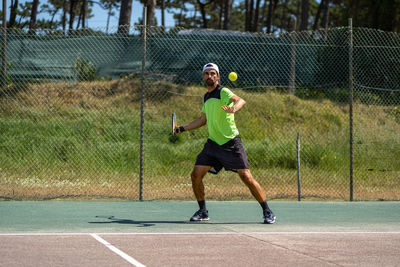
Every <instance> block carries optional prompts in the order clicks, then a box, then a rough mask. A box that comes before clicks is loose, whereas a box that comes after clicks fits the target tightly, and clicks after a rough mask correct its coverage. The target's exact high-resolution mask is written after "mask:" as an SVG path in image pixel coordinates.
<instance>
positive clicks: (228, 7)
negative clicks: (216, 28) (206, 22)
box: [223, 0, 233, 30]
mask: <svg viewBox="0 0 400 267" xmlns="http://www.w3.org/2000/svg"><path fill="white" fill-rule="evenodd" d="M232 4H233V0H232ZM230 19H231V0H225V14H224V27H223V29H224V30H228V28H229V21H230Z"/></svg>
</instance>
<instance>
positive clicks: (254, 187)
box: [238, 169, 275, 224]
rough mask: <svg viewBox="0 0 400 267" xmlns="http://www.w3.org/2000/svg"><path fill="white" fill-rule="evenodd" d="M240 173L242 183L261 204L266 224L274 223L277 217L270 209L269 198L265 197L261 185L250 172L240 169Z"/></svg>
mask: <svg viewBox="0 0 400 267" xmlns="http://www.w3.org/2000/svg"><path fill="white" fill-rule="evenodd" d="M238 173H239V176H240V178H241V179H242V181H243V182H244V183H245V185H247V187H248V188H249V189H250V192H251V194H252V195H253V196H254V197H255V199H256V200H257V201H258V203H260V205H261V208H262V209H263V214H264V223H268V224H270V223H274V222H275V215H274V213H273V212H272V211H271V210H270V208H269V207H268V204H267V198H266V196H265V193H264V190H263V189H262V188H261V186H260V184H259V183H258V182H257V181H256V180H255V179H254V177H253V175H252V174H251V172H250V170H249V169H240V170H238Z"/></svg>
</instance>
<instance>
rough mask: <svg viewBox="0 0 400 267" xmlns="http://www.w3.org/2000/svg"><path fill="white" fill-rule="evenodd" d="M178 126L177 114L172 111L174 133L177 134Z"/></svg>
mask: <svg viewBox="0 0 400 267" xmlns="http://www.w3.org/2000/svg"><path fill="white" fill-rule="evenodd" d="M177 127H178V123H177V122H176V114H175V112H174V113H172V134H173V135H175V128H177Z"/></svg>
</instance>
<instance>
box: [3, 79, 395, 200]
mask: <svg viewBox="0 0 400 267" xmlns="http://www.w3.org/2000/svg"><path fill="white" fill-rule="evenodd" d="M146 88H147V91H146V101H145V104H146V106H145V124H144V126H145V128H144V175H145V184H144V185H145V190H146V191H145V192H146V193H145V196H147V197H148V198H152V199H155V198H188V197H191V195H192V192H191V188H190V181H189V180H188V175H189V173H190V170H191V168H192V167H193V164H194V161H195V158H196V155H197V154H198V153H199V151H200V150H201V149H202V147H203V144H204V142H205V140H206V138H207V129H206V127H203V128H201V129H198V130H196V131H191V132H185V133H184V134H182V135H179V136H178V137H174V138H172V137H171V135H170V131H171V129H170V127H171V126H170V125H171V123H170V114H171V113H172V112H176V113H177V115H178V122H179V123H187V122H189V121H191V120H193V119H195V118H196V117H198V116H199V115H200V110H201V105H202V98H201V95H202V94H203V93H204V88H203V87H201V86H200V87H197V86H188V87H186V88H183V87H182V86H178V85H174V84H172V83H167V82H157V83H152V84H148V85H147V87H146ZM235 93H237V94H238V95H239V96H241V97H243V98H244V99H245V100H246V101H247V105H246V106H245V108H243V109H242V110H241V111H240V112H239V113H237V114H236V122H237V125H238V127H239V130H240V133H241V136H242V139H243V141H244V145H245V148H246V151H247V155H248V158H249V161H250V164H251V168H252V170H253V171H254V173H255V174H256V176H257V179H258V180H259V181H260V183H261V184H262V185H263V186H264V187H266V188H270V189H271V192H272V195H273V196H275V197H293V195H295V194H296V190H297V189H296V185H295V181H296V180H295V177H296V167H297V162H296V135H297V133H300V134H301V167H302V173H303V175H307V176H308V177H306V178H307V179H306V180H305V182H304V184H305V186H306V188H305V189H304V191H305V192H308V193H307V194H308V195H309V196H318V195H319V196H321V197H324V196H327V197H343V195H345V193H343V192H346V190H347V188H348V181H347V179H348V166H349V145H348V143H349V136H348V132H349V130H348V127H349V125H348V108H347V106H346V105H344V104H343V103H335V102H332V101H329V100H324V99H318V100H312V99H308V100H303V99H300V98H298V97H296V96H293V95H287V94H284V93H281V92H277V91H274V90H272V89H271V90H264V91H263V92H255V91H252V92H247V91H243V90H236V91H235ZM182 94H183V95H182ZM355 110H356V116H355V121H356V131H355V133H356V140H355V142H356V150H355V164H356V165H355V166H356V174H357V175H358V176H356V179H360V183H359V184H361V185H362V188H361V189H360V193H359V195H362V194H363V193H362V192H364V191H365V192H367V191H368V190H369V191H371V190H372V189H371V188H387V190H389V189H390V190H391V192H390V193H387V194H386V195H387V196H388V197H389V198H392V199H393V198H400V192H399V190H393V188H392V187H393V186H397V187H398V188H400V184H399V183H400V182H399V181H398V175H399V172H400V162H399V160H400V140H399V135H398V132H399V130H400V125H399V122H400V120H399V118H398V113H395V110H396V109H393V112H388V110H387V108H383V107H380V106H376V107H371V106H365V105H363V104H357V105H356V109H355ZM396 114H397V115H396ZM139 156H140V82H139V81H137V80H124V79H121V80H118V81H97V82H91V83H89V82H81V83H79V84H69V83H44V84H29V85H27V86H26V87H25V88H24V90H20V91H19V92H17V93H15V94H13V95H12V96H8V97H3V98H1V99H0V166H1V167H0V168H1V173H2V175H1V176H0V178H1V182H0V195H2V196H7V197H10V196H12V197H18V196H19V197H35V196H41V197H43V196H60V195H91V196H93V195H102V196H120V197H121V196H122V197H130V198H137V191H138V190H137V189H138V179H137V178H138V175H139V171H140V170H139ZM376 171H379V172H381V173H384V174H385V180H384V179H381V180H380V182H381V184H379V179H377V177H378V175H377V174H376ZM220 176H221V178H219V179H214V178H209V182H208V185H207V186H208V187H209V188H211V189H210V190H211V191H212V190H214V191H212V192H211V193H210V194H211V196H214V197H216V198H217V197H222V198H237V197H244V196H246V197H249V194H248V191H247V190H246V188H245V189H239V188H241V186H242V184H241V182H240V181H236V180H235V181H236V182H234V183H233V182H232V181H230V180H229V179H230V178H227V177H228V176H229V174H226V173H224V174H221V175H220ZM366 177H373V178H371V179H370V178H366ZM368 179H370V180H368ZM396 179H397V180H396ZM60 181H62V182H63V183H61V184H60V183H59V182H60ZM83 181H85V182H83ZM227 181H228V182H227ZM388 184H390V185H391V186H392V187H389V186H387V185H388ZM21 188H25V189H21ZM57 188H58V189H57ZM95 188H96V189H95ZM221 190H223V191H221ZM243 190H244V191H243ZM30 191H32V192H30ZM10 192H12V193H10ZM171 192H173V193H172V194H171ZM168 193H170V194H169V197H167V195H168ZM365 195H367V194H366V193H365V194H364V196H365ZM374 196H375V195H374Z"/></svg>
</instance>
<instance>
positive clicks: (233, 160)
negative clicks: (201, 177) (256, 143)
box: [195, 136, 249, 174]
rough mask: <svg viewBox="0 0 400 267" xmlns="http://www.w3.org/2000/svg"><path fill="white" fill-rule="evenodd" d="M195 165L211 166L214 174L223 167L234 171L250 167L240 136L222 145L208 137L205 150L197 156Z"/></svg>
mask: <svg viewBox="0 0 400 267" xmlns="http://www.w3.org/2000/svg"><path fill="white" fill-rule="evenodd" d="M195 165H204V166H211V167H212V168H211V169H210V170H209V172H211V173H213V174H217V173H218V172H219V171H220V170H221V169H222V167H224V168H225V170H228V171H234V172H237V170H240V169H248V168H249V162H248V160H247V156H246V151H245V150H244V146H243V143H242V140H241V139H240V137H239V136H236V137H234V138H233V139H232V140H230V141H228V142H227V143H225V144H223V145H222V146H220V145H218V144H217V143H215V142H214V141H212V140H210V139H208V140H207V143H206V144H205V145H204V148H203V150H202V151H201V152H200V154H199V155H198V156H197V159H196V164H195Z"/></svg>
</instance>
